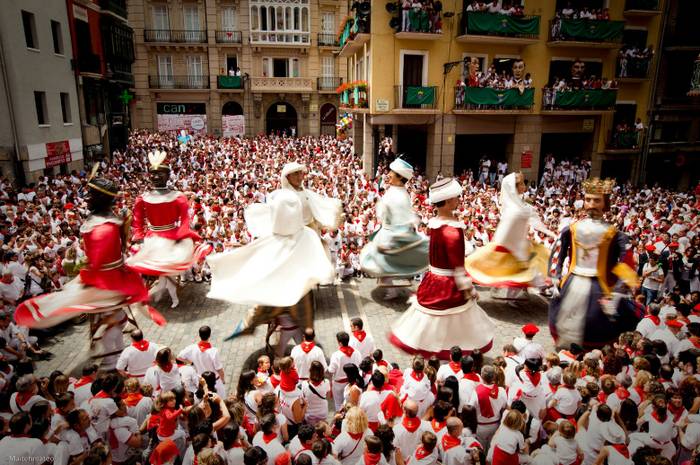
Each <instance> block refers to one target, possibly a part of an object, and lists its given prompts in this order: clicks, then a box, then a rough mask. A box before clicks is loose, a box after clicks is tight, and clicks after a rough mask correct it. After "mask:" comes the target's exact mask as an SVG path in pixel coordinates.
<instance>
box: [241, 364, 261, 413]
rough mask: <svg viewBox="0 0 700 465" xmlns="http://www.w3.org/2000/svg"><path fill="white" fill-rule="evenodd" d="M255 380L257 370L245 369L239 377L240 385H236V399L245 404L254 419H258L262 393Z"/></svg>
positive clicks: (247, 411)
mask: <svg viewBox="0 0 700 465" xmlns="http://www.w3.org/2000/svg"><path fill="white" fill-rule="evenodd" d="M254 380H255V372H254V371H253V370H245V371H244V372H243V373H241V375H240V376H239V377H238V386H237V387H236V399H238V400H239V401H240V402H243V403H244V404H245V408H246V413H247V414H248V416H249V417H250V418H251V420H252V421H256V422H257V419H256V414H257V412H258V405H260V399H261V398H262V395H261V394H260V393H259V392H258V391H257V390H256V388H255V385H254V384H253V381H254Z"/></svg>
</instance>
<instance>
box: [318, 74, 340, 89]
mask: <svg viewBox="0 0 700 465" xmlns="http://www.w3.org/2000/svg"><path fill="white" fill-rule="evenodd" d="M342 83H343V78H341V77H335V76H321V77H320V78H317V79H316V86H317V89H318V90H332V91H335V90H336V89H337V88H338V86H339V85H341V84H342Z"/></svg>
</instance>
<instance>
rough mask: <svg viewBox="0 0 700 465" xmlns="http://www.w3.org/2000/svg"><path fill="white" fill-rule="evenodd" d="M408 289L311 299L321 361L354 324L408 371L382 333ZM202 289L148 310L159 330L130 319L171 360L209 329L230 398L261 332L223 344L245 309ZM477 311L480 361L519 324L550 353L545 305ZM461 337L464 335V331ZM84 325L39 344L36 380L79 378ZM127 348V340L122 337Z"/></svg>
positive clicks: (360, 288) (365, 285)
mask: <svg viewBox="0 0 700 465" xmlns="http://www.w3.org/2000/svg"><path fill="white" fill-rule="evenodd" d="M415 287H416V284H414V285H413V289H408V288H404V289H402V290H401V292H402V296H401V297H399V298H397V299H395V300H392V301H389V302H385V301H383V300H382V299H381V297H382V295H383V290H380V289H377V288H376V283H375V281H374V280H372V279H364V278H363V279H352V280H351V281H349V282H346V283H342V284H340V285H338V286H329V287H322V288H320V289H319V290H318V291H317V292H316V302H317V312H316V323H315V328H316V335H317V341H318V343H319V344H320V345H321V346H323V347H324V350H325V353H326V357H328V356H329V355H330V353H331V352H332V351H333V350H335V347H336V342H335V333H336V332H338V331H340V330H342V329H345V330H348V329H349V320H350V319H351V318H354V317H360V318H362V319H363V320H364V322H365V330H366V331H367V332H368V333H370V334H371V335H372V336H373V337H374V339H375V341H376V344H377V347H379V348H381V349H382V350H383V351H384V358H385V359H386V360H389V361H393V362H397V363H398V364H399V365H400V366H401V368H405V367H406V366H407V364H408V363H409V360H410V356H409V355H408V354H406V353H404V352H402V351H400V350H398V349H397V348H395V347H394V346H392V345H391V344H389V342H388V339H387V333H388V330H389V328H390V326H391V324H392V322H394V321H395V320H396V319H397V318H398V317H399V316H400V314H401V313H402V312H403V311H405V310H406V309H407V308H408V305H409V304H408V301H407V300H408V297H409V295H410V293H411V292H412V291H415ZM208 289H209V284H207V283H188V284H187V285H186V286H185V287H184V288H181V289H180V290H179V294H180V306H179V307H178V308H176V309H170V301H169V298H168V297H165V298H164V299H163V301H162V302H160V303H159V304H156V305H155V307H156V308H158V310H160V311H161V312H162V313H163V314H164V315H165V317H166V318H167V319H168V324H167V325H166V326H165V327H159V326H156V325H154V324H153V323H152V322H151V321H150V320H146V319H144V318H143V317H142V316H140V315H136V318H137V320H138V322H139V325H140V326H141V329H143V331H144V334H145V335H146V338H147V339H148V340H150V341H152V342H155V343H158V344H161V345H164V346H168V347H170V348H171V349H173V352H174V353H175V354H177V353H178V352H179V351H180V350H181V349H182V348H184V347H185V346H186V345H188V344H191V343H192V342H196V341H197V340H198V339H197V329H198V328H199V327H200V326H202V325H209V326H210V327H211V328H212V338H211V342H212V344H213V345H214V346H215V347H218V348H219V349H220V351H221V354H222V361H223V363H224V370H225V373H226V383H227V385H228V386H229V388H228V389H229V392H232V391H233V390H234V389H235V382H236V380H237V379H238V375H239V374H240V372H241V370H242V369H243V368H244V367H247V366H249V365H248V364H249V363H254V358H255V356H251V355H252V354H257V353H259V352H260V351H261V350H263V349H264V346H265V331H266V327H264V326H260V327H258V328H257V330H256V332H255V334H253V335H250V336H242V337H238V338H236V339H234V340H232V341H227V342H224V338H225V337H226V335H228V334H229V333H230V331H231V330H232V329H233V328H234V326H235V325H236V323H237V322H238V320H239V319H240V318H242V317H243V315H244V314H245V312H246V310H247V308H246V307H243V306H240V305H232V304H228V303H226V302H221V301H217V300H211V299H208V298H207V297H206V294H207V291H208ZM479 304H480V305H481V306H482V307H483V308H484V310H486V312H487V313H488V314H489V316H490V317H491V318H492V319H493V320H494V323H495V324H496V336H495V340H494V344H493V349H492V350H491V351H490V352H489V353H488V354H487V356H491V357H494V356H496V355H498V354H500V352H501V348H502V347H503V345H504V344H507V343H509V342H511V341H512V340H513V338H514V337H516V336H518V335H520V327H521V326H522V325H523V324H525V323H529V322H532V323H535V324H537V325H538V326H539V327H540V329H541V332H540V333H539V334H538V336H537V337H536V340H537V341H538V342H540V343H542V344H543V345H544V347H545V350H551V349H553V344H552V339H551V337H550V335H549V331H548V330H547V326H546V325H547V302H546V301H545V300H544V299H542V298H541V297H539V296H537V295H534V294H529V295H528V297H527V299H526V300H521V301H517V302H516V303H508V302H505V301H503V300H500V299H495V298H493V297H492V294H491V292H490V291H489V290H488V289H486V290H482V291H481V292H480V300H479ZM464 329H465V331H468V330H469V328H464ZM87 334H88V325H87V324H86V323H84V324H81V325H65V326H64V327H61V328H59V329H58V330H56V331H54V333H53V335H52V336H51V337H50V338H49V339H48V340H47V341H46V342H45V343H44V347H45V348H46V349H48V350H50V351H51V352H53V353H54V355H55V357H54V358H53V359H52V360H49V361H42V362H38V363H37V373H38V374H40V375H48V374H50V373H51V371H53V370H61V371H64V372H67V371H71V370H72V371H73V374H79V373H78V372H77V371H75V370H76V369H78V370H79V369H80V367H81V366H82V364H83V363H85V361H86V360H87V359H88V336H87ZM125 343H126V344H128V343H129V342H128V336H127V335H125Z"/></svg>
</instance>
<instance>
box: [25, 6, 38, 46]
mask: <svg viewBox="0 0 700 465" xmlns="http://www.w3.org/2000/svg"><path fill="white" fill-rule="evenodd" d="M22 25H23V26H24V41H25V42H26V44H27V47H29V48H39V41H38V40H37V37H36V24H35V22H34V13H29V12H28V11H24V10H22Z"/></svg>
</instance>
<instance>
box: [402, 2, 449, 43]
mask: <svg viewBox="0 0 700 465" xmlns="http://www.w3.org/2000/svg"><path fill="white" fill-rule="evenodd" d="M395 5H396V6H395V8H397V11H398V12H399V17H398V18H397V19H392V24H390V25H393V22H396V27H395V29H397V30H396V32H395V33H394V37H396V38H397V39H404V40H438V39H440V37H442V30H441V29H437V28H436V24H434V23H433V22H432V21H430V15H429V13H428V11H426V10H425V9H420V10H418V11H416V10H413V9H410V10H408V12H407V14H406V15H405V16H404V13H403V10H402V9H401V2H396V4H395Z"/></svg>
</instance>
